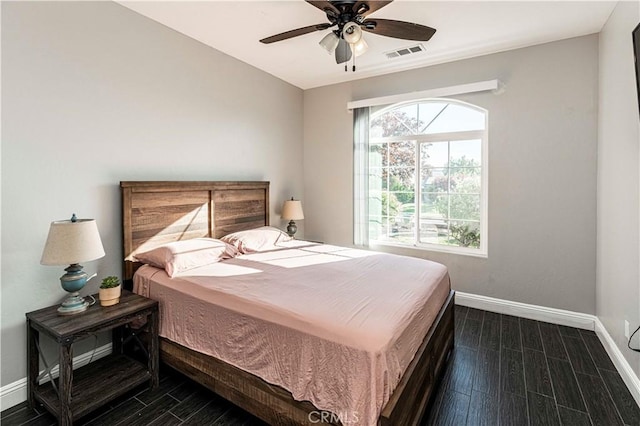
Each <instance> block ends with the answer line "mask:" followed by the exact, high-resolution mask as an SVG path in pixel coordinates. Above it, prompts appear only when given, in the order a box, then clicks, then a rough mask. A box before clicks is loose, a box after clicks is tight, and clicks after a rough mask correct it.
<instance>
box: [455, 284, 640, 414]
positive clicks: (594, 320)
mask: <svg viewBox="0 0 640 426" xmlns="http://www.w3.org/2000/svg"><path fill="white" fill-rule="evenodd" d="M456 305H461V306H468V307H470V308H476V309H482V310H485V311H490V312H497V313H500V314H507V315H514V316H517V317H523V318H529V319H534V320H538V321H544V322H550V323H552V324H560V325H566V326H569V327H575V328H582V329H584V330H592V331H595V332H596V335H597V336H598V338H599V339H600V342H601V343H602V345H603V346H604V348H605V350H606V351H607V354H609V357H610V358H611V360H612V361H613V365H615V366H616V369H617V370H618V372H619V373H620V376H621V377H622V380H623V381H624V383H625V384H626V385H627V388H629V392H631V395H632V396H633V398H634V399H635V400H636V403H637V404H638V405H640V379H639V378H638V376H637V375H636V374H635V372H634V371H633V369H632V368H631V366H630V365H629V362H628V361H627V359H626V358H625V357H624V355H622V352H620V349H619V348H618V346H617V345H616V344H615V342H614V341H613V338H612V337H611V335H610V334H609V332H608V331H607V329H606V328H604V325H603V324H602V322H600V319H598V317H596V316H595V315H589V314H582V313H579V312H572V311H565V310H563V309H555V308H547V307H544V306H537V305H529V304H527V303H520V302H511V301H509V300H503V299H496V298H493V297H487V296H479V295H476V294H470V293H463V292H461V291H456Z"/></svg>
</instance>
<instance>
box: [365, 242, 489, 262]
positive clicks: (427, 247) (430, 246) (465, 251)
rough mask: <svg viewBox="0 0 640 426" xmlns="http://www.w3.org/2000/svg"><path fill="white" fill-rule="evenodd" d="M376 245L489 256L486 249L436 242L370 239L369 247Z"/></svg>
mask: <svg viewBox="0 0 640 426" xmlns="http://www.w3.org/2000/svg"><path fill="white" fill-rule="evenodd" d="M375 247H397V248H402V249H407V250H420V251H432V252H436V253H446V254H458V255H461V256H471V257H480V258H483V259H487V258H488V257H489V255H488V254H487V252H486V250H477V249H469V248H465V247H449V246H439V245H435V244H424V245H408V244H397V243H392V242H388V241H369V248H372V249H375Z"/></svg>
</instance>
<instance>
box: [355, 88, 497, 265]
mask: <svg viewBox="0 0 640 426" xmlns="http://www.w3.org/2000/svg"><path fill="white" fill-rule="evenodd" d="M429 102H448V103H452V104H457V105H462V106H465V107H467V108H471V109H474V110H476V111H480V112H482V113H483V114H484V118H485V124H484V130H470V131H460V132H448V133H429V134H420V135H406V136H390V137H386V138H370V139H369V141H368V144H371V143H381V142H401V141H416V153H415V157H414V158H415V161H416V164H415V188H416V189H415V197H416V200H417V201H416V206H417V209H416V212H415V213H414V214H416V215H417V217H416V229H415V238H414V243H413V244H407V243H396V242H393V241H381V240H369V246H371V247H373V248H375V247H376V246H383V247H384V246H390V247H402V248H411V249H418V250H426V251H436V252H443V253H453V254H462V255H467V256H475V257H484V258H486V257H488V235H489V234H488V230H489V224H488V218H489V215H488V213H489V206H488V204H489V202H488V201H489V198H488V197H489V185H488V182H489V158H488V157H489V155H488V153H489V112H488V111H487V110H486V109H484V108H481V107H479V106H477V105H473V104H470V103H467V102H463V101H460V100H457V99H448V98H428V99H418V100H411V101H405V102H398V103H395V104H393V105H389V106H388V107H386V108H383V109H381V110H380V111H376V113H375V114H372V115H371V121H372V120H373V119H374V118H375V117H377V116H380V115H382V114H384V113H386V112H388V111H390V110H392V109H396V108H399V107H402V106H405V105H411V104H419V103H429ZM470 139H480V146H481V157H482V158H481V161H480V167H481V173H480V175H481V178H480V179H481V181H480V187H481V193H480V247H479V248H470V247H458V246H447V245H443V244H433V243H423V242H418V241H419V240H420V238H419V233H420V221H419V220H418V219H417V218H419V217H420V208H421V204H422V203H421V202H420V200H421V199H422V188H421V187H420V176H421V173H420V161H419V158H420V145H421V144H422V143H429V142H451V141H457V140H470ZM367 155H368V153H367ZM367 167H368V166H367ZM367 198H368V194H367ZM447 219H448V218H447ZM368 220H369V219H368V218H367V221H368ZM448 220H449V219H448ZM367 229H368V228H367Z"/></svg>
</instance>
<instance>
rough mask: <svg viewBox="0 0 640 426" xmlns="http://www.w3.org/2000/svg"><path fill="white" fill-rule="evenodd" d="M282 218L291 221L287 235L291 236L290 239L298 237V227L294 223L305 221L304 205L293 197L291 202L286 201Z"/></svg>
mask: <svg viewBox="0 0 640 426" xmlns="http://www.w3.org/2000/svg"><path fill="white" fill-rule="evenodd" d="M282 218H283V219H284V220H288V221H289V226H287V234H289V236H290V237H293V236H294V235H296V231H297V230H298V227H297V226H296V223H295V222H294V221H295V220H302V219H304V213H303V212H302V203H301V202H300V200H294V199H293V197H291V199H290V200H287V201H285V202H284V205H283V206H282Z"/></svg>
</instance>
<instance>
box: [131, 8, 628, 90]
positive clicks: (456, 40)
mask: <svg viewBox="0 0 640 426" xmlns="http://www.w3.org/2000/svg"><path fill="white" fill-rule="evenodd" d="M119 3H120V4H122V5H124V6H126V7H128V8H129V9H132V10H134V11H136V12H138V13H140V14H142V15H144V16H147V17H149V18H151V19H153V20H155V21H157V22H160V23H162V24H164V25H166V26H168V27H170V28H173V29H175V30H176V31H179V32H181V33H183V34H186V35H188V36H189V37H192V38H194V39H196V40H199V41H200V42H202V43H204V44H207V45H209V46H211V47H213V48H215V49H217V50H220V51H222V52H224V53H226V54H228V55H230V56H233V57H235V58H237V59H239V60H241V61H244V62H246V63H248V64H251V65H253V66H255V67H257V68H259V69H261V70H264V71H266V72H268V73H270V74H272V75H274V76H276V77H279V78H281V79H282V80H285V81H287V82H289V83H291V84H293V85H296V86H298V87H300V88H302V89H309V88H313V87H318V86H324V85H327V84H333V83H338V82H343V81H349V80H356V79H360V78H364V77H370V76H374V75H381V74H387V73H390V72H395V71H400V70H405V69H410V68H417V67H422V66H426V65H433V64H438V63H443V62H450V61H453V60H458V59H463V58H469V57H473V56H478V55H484V54H488V53H494V52H499V51H504V50H509V49H514V48H519V47H524V46H530V45H534V44H540V43H546V42H550V41H554V40H561V39H565V38H570V37H577V36H581V35H586V34H592V33H597V32H599V31H600V30H601V29H602V26H603V25H604V23H605V22H606V20H607V18H608V17H609V14H610V13H611V11H612V10H613V8H614V7H615V3H616V2H615V1H529V2H525V1H508V2H506V1H505V2H489V1H466V2H462V1H412V0H395V1H394V2H393V3H391V4H390V5H388V6H386V7H384V8H383V9H380V10H378V11H376V12H375V13H372V14H371V15H370V18H375V17H378V18H387V19H397V20H403V21H411V22H416V23H419V24H423V25H427V26H430V27H433V28H436V30H437V32H436V34H435V35H434V36H433V38H432V39H431V40H430V41H429V42H426V43H424V46H425V47H426V52H423V53H418V54H414V55H408V56H405V57H400V58H395V59H387V58H386V56H385V55H384V52H388V51H391V50H396V49H399V48H402V47H406V46H411V45H414V44H415V43H416V42H412V41H407V40H398V39H393V38H388V37H382V36H378V35H373V34H370V33H365V39H366V41H367V43H368V44H369V51H368V52H366V53H365V54H364V55H362V56H360V57H359V58H357V62H356V65H357V71H356V72H355V73H353V72H351V71H349V72H345V71H344V65H337V64H336V63H335V60H334V59H333V57H332V56H329V55H328V54H327V53H326V51H324V50H323V49H322V48H321V47H320V46H319V45H318V42H319V41H320V39H321V38H322V37H323V36H324V35H325V34H327V33H328V32H329V30H325V31H319V32H316V33H311V34H306V35H303V36H299V37H296V38H293V39H289V40H285V41H281V42H277V43H273V44H269V45H265V44H262V43H259V42H258V40H260V39H262V38H265V37H268V36H271V35H274V34H277V33H281V32H284V31H287V30H291V29H294V28H299V27H304V26H307V25H313V24H318V23H324V22H327V20H326V16H325V15H324V13H323V12H322V11H320V10H319V9H316V8H315V7H313V6H311V5H309V4H307V3H306V2H304V1H303V0H286V1H285V0H282V1H250V0H236V1H153V0H149V1H135V2H130V1H120V2H119ZM349 69H351V63H349Z"/></svg>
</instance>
